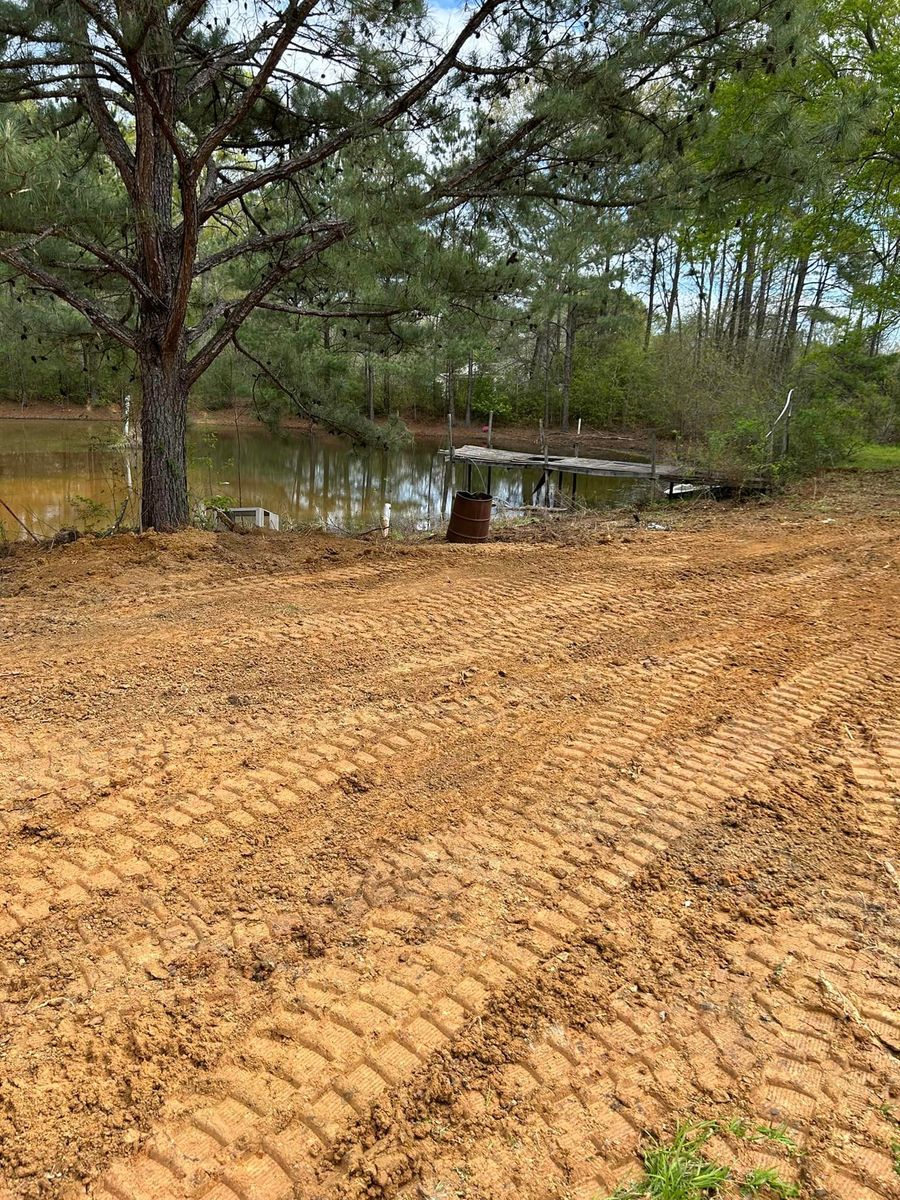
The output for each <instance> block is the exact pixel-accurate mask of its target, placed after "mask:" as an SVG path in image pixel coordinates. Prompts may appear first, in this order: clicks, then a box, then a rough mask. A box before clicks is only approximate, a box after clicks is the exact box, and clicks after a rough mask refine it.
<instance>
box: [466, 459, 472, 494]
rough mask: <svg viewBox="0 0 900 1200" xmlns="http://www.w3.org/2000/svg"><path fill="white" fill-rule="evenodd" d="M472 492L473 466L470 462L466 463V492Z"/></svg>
mask: <svg viewBox="0 0 900 1200" xmlns="http://www.w3.org/2000/svg"><path fill="white" fill-rule="evenodd" d="M471 490H472V464H471V463H470V462H468V463H466V491H467V492H471Z"/></svg>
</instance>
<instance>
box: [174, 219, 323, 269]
mask: <svg viewBox="0 0 900 1200" xmlns="http://www.w3.org/2000/svg"><path fill="white" fill-rule="evenodd" d="M335 224H343V222H334V221H324V222H320V223H318V224H312V225H311V224H309V223H306V224H303V225H295V226H293V227H292V228H290V229H283V230H280V231H279V232H278V233H267V234H264V235H261V236H260V237H254V238H246V239H245V240H244V241H241V242H235V243H234V244H233V245H231V246H226V247H225V249H224V250H217V251H216V253H215V254H209V255H207V257H206V258H201V259H199V260H198V261H197V263H196V264H195V265H194V278H195V279H196V278H197V277H198V276H199V275H205V274H207V272H209V271H212V270H213V269H214V268H215V267H220V266H222V264H223V263H227V262H231V261H232V260H233V259H235V258H242V257H243V256H244V255H247V254H256V253H258V252H259V251H260V250H270V249H272V248H273V247H274V246H281V245H284V243H285V242H290V241H292V240H293V239H294V238H298V237H304V236H307V235H309V234H314V233H324V232H325V231H326V230H329V229H332V228H333V227H334V225H335Z"/></svg>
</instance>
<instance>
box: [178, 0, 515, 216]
mask: <svg viewBox="0 0 900 1200" xmlns="http://www.w3.org/2000/svg"><path fill="white" fill-rule="evenodd" d="M505 2H506V0H484V2H483V3H482V4H480V5H479V6H478V8H477V9H476V10H475V12H474V13H473V14H472V16H471V17H470V18H469V20H468V21H467V22H466V24H465V25H464V26H463V28H462V30H461V31H460V32H459V34H458V35H457V36H456V37H455V38H454V40H453V42H452V44H451V45H450V47H449V48H448V49H447V50H446V52H445V53H444V54H443V55H442V56H441V57H440V58H439V59H438V60H437V62H435V64H434V65H433V66H432V67H431V69H430V70H428V71H426V72H425V74H424V75H423V76H422V77H421V79H419V80H417V81H416V83H414V84H413V85H412V86H411V87H409V88H407V89H406V91H404V92H403V93H402V94H401V95H400V96H398V97H397V99H396V100H394V101H393V102H392V103H390V104H387V105H385V107H384V108H382V109H381V111H380V112H379V113H377V114H376V115H375V116H373V117H371V118H370V119H369V120H364V121H361V122H360V123H359V124H358V125H353V126H350V127H348V128H347V129H345V130H343V131H342V132H341V133H339V134H337V135H335V136H334V137H332V138H330V139H329V140H328V141H327V142H324V143H323V144H322V145H321V146H318V147H317V148H316V149H314V150H311V151H310V152H309V153H308V154H304V155H301V156H300V157H298V158H293V159H288V161H287V162H284V163H280V164H278V165H277V166H274V167H269V168H268V169H266V170H264V171H259V172H257V173H256V174H254V176H253V178H252V179H250V180H243V181H241V182H240V183H232V184H231V185H230V186H227V187H224V188H222V189H220V190H219V191H218V192H216V193H214V194H213V195H212V196H211V197H210V199H209V200H208V201H207V202H206V204H205V205H204V206H203V208H202V209H201V212H200V218H201V222H202V221H204V220H206V219H207V218H208V217H209V216H210V215H211V214H212V213H213V212H216V211H217V210H218V209H220V208H223V207H224V206H225V205H227V204H231V203H233V202H234V201H235V200H238V199H240V197H241V196H246V195H247V194H248V193H249V192H254V191H258V190H260V189H261V188H263V187H265V186H267V185H268V184H270V183H278V182H281V181H282V180H285V179H290V178H291V177H292V176H294V175H296V174H297V173H298V172H300V171H305V170H308V169H309V168H310V167H314V166H317V165H318V164H319V163H322V162H325V161H326V160H327V159H329V158H332V157H333V156H334V155H335V154H337V153H338V151H339V150H342V149H343V148H344V147H345V146H347V145H349V143H351V142H353V141H357V140H359V139H360V138H364V137H367V136H369V135H370V134H372V133H375V132H377V131H378V130H381V129H384V128H386V127H387V126H389V125H391V124H392V123H393V122H394V121H396V120H397V118H398V117H400V116H402V115H403V114H404V113H406V112H408V111H409V110H410V109H411V108H413V107H414V106H415V105H416V104H417V103H418V102H419V101H420V100H421V99H423V98H424V97H425V96H427V95H428V94H429V93H430V92H432V91H433V90H434V88H435V87H436V86H437V85H438V84H439V83H440V82H441V80H442V79H444V78H445V77H446V76H447V75H448V74H449V73H450V71H451V70H452V69H453V68H454V66H455V65H456V62H457V58H458V56H459V53H460V51H461V50H462V48H463V47H464V46H465V45H466V43H467V42H468V41H469V40H470V38H472V37H473V36H474V35H475V34H476V33H477V32H478V31H479V30H480V28H481V26H482V25H484V24H485V22H486V21H487V19H488V18H489V17H490V16H492V14H493V13H494V12H496V10H497V9H499V8H501V7H502V5H503V4H504V3H505Z"/></svg>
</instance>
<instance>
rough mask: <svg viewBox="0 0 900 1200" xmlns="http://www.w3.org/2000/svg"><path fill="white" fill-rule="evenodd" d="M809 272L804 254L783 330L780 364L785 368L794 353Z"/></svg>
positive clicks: (799, 265) (807, 257) (807, 259)
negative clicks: (785, 326)
mask: <svg viewBox="0 0 900 1200" xmlns="http://www.w3.org/2000/svg"><path fill="white" fill-rule="evenodd" d="M808 270H809V255H808V254H805V255H804V256H803V257H802V258H801V259H799V260H798V262H797V274H796V282H795V284H794V296H793V299H792V300H791V308H790V313H789V314H788V321H787V328H786V330H785V335H784V341H783V343H782V346H781V362H782V364H783V365H784V366H785V367H786V366H787V365H788V364H789V363H790V360H791V357H792V355H793V353H794V342H795V341H796V337H797V323H798V318H799V315H800V304H801V301H802V299H803V288H804V286H805V285H806V274H807V272H808Z"/></svg>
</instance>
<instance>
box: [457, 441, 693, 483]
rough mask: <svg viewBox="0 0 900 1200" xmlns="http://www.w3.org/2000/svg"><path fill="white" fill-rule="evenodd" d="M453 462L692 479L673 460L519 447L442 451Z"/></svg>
mask: <svg viewBox="0 0 900 1200" xmlns="http://www.w3.org/2000/svg"><path fill="white" fill-rule="evenodd" d="M440 453H441V454H442V456H443V457H444V458H446V459H448V460H450V461H452V462H461V463H466V464H471V465H473V466H479V467H507V468H511V469H513V470H534V471H544V470H550V471H559V472H561V473H562V474H564V475H607V476H613V477H617V478H622V479H652V478H654V477H655V478H657V479H665V480H667V481H668V480H676V479H677V480H684V479H688V478H694V476H693V474H692V473H691V472H689V471H687V470H686V469H685V468H684V467H679V466H676V465H675V464H673V463H656V464H653V463H646V462H617V461H616V460H614V459H607V458H580V457H576V456H574V455H560V454H540V453H537V454H531V453H529V452H528V451H522V450H494V449H488V448H487V447H486V446H459V447H455V448H454V449H453V450H452V451H451V450H441V451H440Z"/></svg>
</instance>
